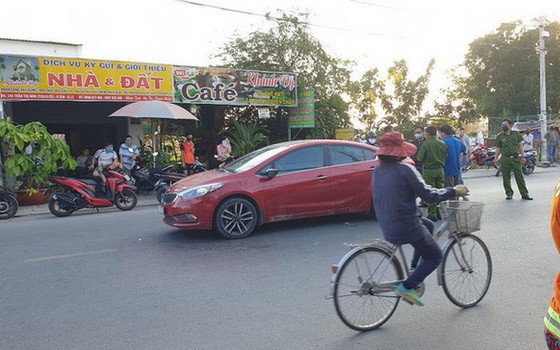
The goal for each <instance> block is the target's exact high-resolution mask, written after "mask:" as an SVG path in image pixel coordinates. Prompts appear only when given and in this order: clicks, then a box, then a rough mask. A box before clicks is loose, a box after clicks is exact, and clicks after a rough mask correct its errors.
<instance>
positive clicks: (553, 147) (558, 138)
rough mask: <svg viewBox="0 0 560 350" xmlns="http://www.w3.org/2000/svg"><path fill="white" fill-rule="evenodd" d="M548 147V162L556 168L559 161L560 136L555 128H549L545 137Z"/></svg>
mask: <svg viewBox="0 0 560 350" xmlns="http://www.w3.org/2000/svg"><path fill="white" fill-rule="evenodd" d="M544 138H545V140H546V144H547V147H548V160H549V161H550V166H556V161H557V160H558V143H559V142H560V135H559V133H558V130H557V128H556V127H554V126H552V125H551V126H549V127H548V132H547V133H546V134H545V135H544Z"/></svg>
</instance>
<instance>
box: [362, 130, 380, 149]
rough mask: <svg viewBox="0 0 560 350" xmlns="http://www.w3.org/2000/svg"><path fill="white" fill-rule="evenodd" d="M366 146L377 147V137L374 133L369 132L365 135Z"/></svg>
mask: <svg viewBox="0 0 560 350" xmlns="http://www.w3.org/2000/svg"><path fill="white" fill-rule="evenodd" d="M365 143H367V144H368V145H371V146H376V147H379V145H378V144H377V135H376V134H375V132H374V131H372V130H370V131H368V132H367V134H366V142H365Z"/></svg>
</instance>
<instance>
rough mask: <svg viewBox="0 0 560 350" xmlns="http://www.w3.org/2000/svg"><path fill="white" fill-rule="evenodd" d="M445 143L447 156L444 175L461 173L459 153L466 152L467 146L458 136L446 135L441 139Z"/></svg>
mask: <svg viewBox="0 0 560 350" xmlns="http://www.w3.org/2000/svg"><path fill="white" fill-rule="evenodd" d="M443 142H445V144H446V145H447V158H445V166H444V167H443V169H444V170H445V176H457V175H461V153H467V147H466V146H465V144H464V143H462V142H461V140H459V139H458V138H455V137H453V136H447V137H445V138H444V139H443Z"/></svg>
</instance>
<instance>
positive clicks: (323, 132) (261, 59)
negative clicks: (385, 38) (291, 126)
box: [216, 11, 350, 137]
mask: <svg viewBox="0 0 560 350" xmlns="http://www.w3.org/2000/svg"><path fill="white" fill-rule="evenodd" d="M308 16H309V15H308V14H307V13H297V14H293V15H292V14H286V13H284V12H281V11H280V12H279V16H276V17H274V16H272V15H271V14H270V13H269V14H267V15H266V18H267V20H269V21H270V22H271V23H272V27H271V28H270V30H262V31H255V32H252V33H250V34H249V35H248V36H244V37H241V36H240V35H235V36H234V37H233V38H232V40H231V41H230V42H228V43H226V44H225V45H224V46H223V47H222V48H221V51H220V52H219V53H218V54H217V55H216V57H217V58H219V59H221V60H222V62H223V66H226V67H230V68H240V69H254V70H265V71H280V72H295V73H297V76H298V88H314V89H315V98H316V101H317V104H316V106H315V117H316V122H315V125H316V127H315V130H314V131H313V135H315V136H320V137H332V136H334V131H335V129H336V128H339V127H347V126H349V125H350V118H349V116H348V105H347V104H346V102H344V100H343V99H342V98H341V97H340V94H341V93H343V92H344V91H345V90H346V89H347V86H348V83H349V80H350V70H349V68H348V67H349V65H350V62H349V61H344V60H340V59H337V58H335V57H332V56H331V55H329V54H328V53H327V52H326V51H325V49H324V48H323V46H322V45H321V43H320V42H319V41H318V40H317V39H316V38H314V37H313V36H312V35H311V34H310V32H309V25H308V23H307V18H308ZM242 110H243V108H241V109H240V108H233V109H230V110H228V112H227V113H228V115H229V116H231V117H240V116H241V114H242V113H244V112H243V111H242ZM283 114H284V112H283V111H282V109H281V108H276V110H275V111H274V112H273V113H271V115H272V116H273V118H274V117H277V116H282V115H283ZM271 124H274V123H271ZM274 125H275V124H274ZM269 126H270V125H269ZM282 128H284V129H286V128H287V126H286V125H284V126H282ZM270 131H271V134H280V133H278V132H277V131H273V130H270Z"/></svg>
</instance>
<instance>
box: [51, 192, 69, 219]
mask: <svg viewBox="0 0 560 350" xmlns="http://www.w3.org/2000/svg"><path fill="white" fill-rule="evenodd" d="M74 210H75V209H69V208H67V207H66V206H65V205H64V203H63V202H61V201H59V200H58V199H54V198H52V197H51V199H49V211H50V212H51V213H52V214H53V215H54V216H56V217H59V218H62V217H65V216H68V215H70V214H72V213H73V212H74Z"/></svg>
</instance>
